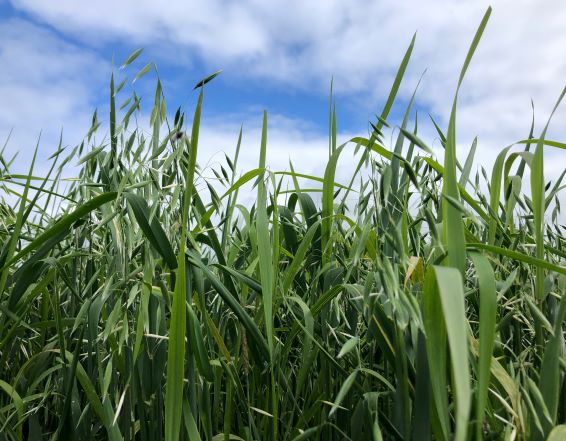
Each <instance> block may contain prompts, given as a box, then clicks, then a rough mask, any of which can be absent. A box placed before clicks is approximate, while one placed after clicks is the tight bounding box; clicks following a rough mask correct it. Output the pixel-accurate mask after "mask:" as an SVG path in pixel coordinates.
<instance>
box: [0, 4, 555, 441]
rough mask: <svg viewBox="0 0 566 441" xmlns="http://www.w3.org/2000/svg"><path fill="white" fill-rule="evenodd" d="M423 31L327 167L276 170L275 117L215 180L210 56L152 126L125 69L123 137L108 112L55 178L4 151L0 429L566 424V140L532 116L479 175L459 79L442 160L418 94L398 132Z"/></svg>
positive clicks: (508, 430) (508, 433)
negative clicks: (316, 173) (206, 104)
mask: <svg viewBox="0 0 566 441" xmlns="http://www.w3.org/2000/svg"><path fill="white" fill-rule="evenodd" d="M488 16H489V11H488V13H487V14H486V16H485V18H484V20H483V21H482V23H481V25H480V27H479V30H478V32H477V34H476V38H475V39H474V40H473V43H472V46H471V49H470V52H469V53H468V55H467V57H466V59H465V64H464V68H463V70H462V75H461V78H460V83H461V82H462V79H463V77H464V73H465V71H466V69H467V67H468V64H469V62H470V60H471V58H472V55H473V53H474V50H475V49H476V46H477V45H478V41H479V38H480V37H481V34H482V32H483V29H484V27H485V25H486V22H487V18H488ZM413 43H414V39H413V42H411V45H410V47H409V49H408V50H407V53H406V55H405V57H404V58H403V61H402V63H401V66H400V68H399V71H398V74H397V77H396V78H395V82H394V84H393V87H392V89H391V92H390V94H389V98H388V100H387V102H386V103H385V106H384V109H383V111H382V113H381V115H380V117H379V118H377V119H376V121H374V122H372V123H371V124H370V127H371V129H370V133H369V135H368V136H367V137H359V138H355V139H352V140H351V141H349V142H348V143H346V144H344V145H341V146H339V145H337V141H336V116H335V115H336V113H335V111H334V109H333V107H332V106H331V110H330V134H329V138H330V139H329V158H328V163H327V166H326V172H325V173H324V176H323V177H313V176H306V175H303V174H301V173H300V170H299V171H295V169H294V168H293V166H292V165H290V168H289V169H286V170H285V171H277V170H276V171H273V170H270V169H267V168H266V167H265V158H266V149H267V148H268V144H269V143H268V130H267V115H264V125H263V136H262V141H261V145H260V146H258V148H259V151H260V160H259V164H258V168H256V169H254V170H250V171H247V172H246V173H244V174H240V173H239V172H238V171H237V170H238V156H239V150H240V141H241V134H240V139H239V140H238V141H237V144H236V150H235V154H234V155H233V156H232V158H230V157H228V156H226V158H225V164H217V165H216V166H215V168H214V169H213V172H214V174H215V178H214V179H213V180H211V179H210V178H205V177H204V176H203V173H202V171H201V169H200V168H199V167H198V165H197V163H196V157H197V149H198V139H199V124H200V113H201V106H202V105H203V90H204V89H205V88H208V87H214V84H213V83H211V84H206V83H208V81H209V80H211V79H212V77H213V76H211V77H209V78H206V79H205V80H203V81H201V82H200V83H199V84H198V85H197V89H198V90H200V95H199V100H198V104H197V106H196V110H195V112H194V117H193V119H192V122H191V124H190V125H189V127H188V128H187V127H186V125H185V115H184V114H183V113H182V112H181V111H178V112H177V114H176V115H175V117H174V120H173V121H171V120H169V119H168V118H167V109H166V105H165V100H164V97H163V93H162V89H161V85H160V83H159V82H158V85H157V90H156V94H155V103H154V107H153V111H152V114H151V122H150V124H151V129H152V131H151V133H150V134H149V135H147V134H146V133H144V132H143V131H142V130H140V129H139V128H138V127H137V126H135V124H134V123H132V121H133V116H135V115H137V114H139V113H140V112H141V108H140V101H139V98H138V97H137V96H133V97H132V98H130V99H129V100H127V101H126V102H124V104H123V105H122V106H121V107H119V108H118V109H117V106H119V104H118V105H117V104H116V100H117V98H118V97H119V93H120V91H121V89H122V86H123V85H124V83H123V82H122V83H120V84H119V85H118V86H115V82H114V76H113V77H112V80H111V85H110V113H109V121H110V124H109V126H110V127H109V129H110V135H109V137H108V138H105V139H104V140H103V141H102V142H100V141H98V142H96V139H97V138H96V133H97V130H98V129H99V126H100V123H99V120H98V118H97V116H96V114H95V115H94V117H93V122H92V128H91V130H90V131H89V133H88V134H87V136H86V137H85V140H84V142H83V143H82V144H80V145H79V146H77V147H76V148H74V149H73V150H72V151H71V152H67V151H66V150H65V149H59V150H58V151H57V152H55V153H54V154H53V156H52V157H51V161H52V162H51V164H52V165H51V168H50V170H49V173H48V174H47V175H46V176H41V177H39V176H36V175H34V164H33V162H32V165H31V168H30V171H29V174H28V175H17V174H11V173H10V171H9V167H10V164H9V162H10V161H9V160H8V159H7V158H5V157H4V156H3V155H2V156H0V159H1V160H2V162H1V169H0V188H1V189H2V192H1V193H0V198H1V199H2V205H1V206H0V440H20V439H30V440H41V439H45V440H47V439H76V440H102V439H109V440H112V441H117V440H140V441H150V440H160V439H166V440H168V441H172V440H178V439H181V440H189V439H190V440H208V441H211V440H228V439H235V440H238V439H245V440H296V441H298V440H307V439H313V440H314V439H324V440H350V439H351V440H356V441H357V440H366V439H367V440H380V439H385V440H389V439H391V440H392V439H398V440H427V439H436V440H449V439H455V440H458V441H464V440H467V439H510V440H512V439H519V440H523V439H533V440H542V439H547V437H548V436H549V434H550V433H551V431H552V435H551V437H553V438H552V439H554V440H558V439H566V435H565V430H566V429H565V427H564V426H560V424H564V423H565V422H566V382H565V381H564V379H565V372H566V362H565V358H564V357H565V352H564V349H565V348H564V338H563V336H564V334H563V328H562V325H563V322H564V316H565V314H566V301H565V300H564V299H565V294H566V283H565V282H566V279H565V277H564V276H565V275H566V267H565V266H564V261H565V259H566V238H565V236H564V226H562V225H560V215H559V204H558V199H557V194H558V193H559V191H560V190H561V189H562V186H561V185H562V184H561V182H562V177H563V176H561V177H560V179H559V180H558V181H557V182H554V183H547V182H546V181H545V179H544V173H543V167H544V150H545V149H548V148H565V147H566V145H564V144H560V143H558V142H553V141H547V140H545V139H544V138H545V132H543V133H542V134H541V135H540V136H537V137H533V133H532V131H533V130H532V128H531V133H530V135H529V137H528V138H529V139H528V140H526V141H525V142H520V143H518V144H516V145H515V148H513V149H510V148H506V149H504V150H502V152H501V154H500V155H499V156H498V158H497V161H496V162H495V164H493V171H492V173H491V176H490V177H488V175H487V174H486V173H485V172H483V173H478V174H476V175H475V178H474V173H473V172H472V170H473V163H474V153H475V148H476V146H475V144H474V145H472V146H471V148H470V151H469V154H468V156H467V160H466V161H465V163H464V164H463V165H462V164H460V163H459V162H458V160H457V158H456V135H455V133H456V131H455V127H456V107H457V106H456V102H457V99H456V97H455V99H454V106H453V109H452V114H451V118H450V121H449V125H448V128H447V130H446V132H443V131H442V130H441V129H440V128H439V127H438V126H437V130H438V137H439V139H440V140H441V141H442V145H443V147H444V149H445V153H444V163H443V164H441V163H439V162H437V161H436V160H435V159H434V157H433V156H432V155H431V154H430V150H429V148H428V147H427V146H426V145H425V143H424V142H423V141H422V140H421V139H420V138H419V137H418V135H417V121H416V117H415V114H414V112H412V105H413V100H411V101H410V102H409V103H408V105H407V107H406V112H405V116H404V118H403V120H402V122H401V123H400V127H399V130H398V131H397V132H398V136H397V139H396V142H395V143H394V145H393V146H391V148H390V149H388V148H386V147H385V146H384V144H385V142H384V139H385V136H384V135H383V134H384V133H385V131H386V130H387V128H388V127H389V125H388V123H387V121H388V116H389V112H390V109H391V107H392V105H393V102H394V101H395V98H396V95H397V91H398V89H399V85H400V83H401V80H402V78H403V75H404V73H405V69H406V67H407V64H408V62H409V58H410V55H411V52H412V49H413ZM139 53H140V51H137V52H136V53H134V54H133V55H132V56H131V57H130V58H129V59H128V60H127V61H126V63H125V64H126V65H129V64H130V63H131V62H132V61H133V60H134V59H135V58H136V57H137V56H138V55H139ZM150 68H151V65H149V66H147V67H146V68H144V69H142V71H141V72H140V74H138V77H140V76H141V75H143V74H145V73H146V72H147V71H149V70H150ZM205 84H206V85H205ZM458 87H459V86H458ZM456 96H457V95H456ZM412 121H414V123H413V122H412ZM435 125H436V124H435ZM348 150H350V151H348ZM352 152H357V154H358V156H357V157H358V158H359V166H358V167H357V168H356V169H355V170H352V178H351V180H350V181H349V182H342V183H338V182H335V172H336V167H337V163H338V160H339V157H340V155H346V154H351V153H352ZM77 161H78V164H79V168H78V169H75V170H77V171H76V173H77V176H78V178H76V179H74V180H66V179H64V178H63V177H62V171H63V169H64V167H65V165H66V164H76V163H77ZM528 170H530V174H526V171H528ZM208 174H210V173H208ZM528 176H529V180H530V181H529V180H527V177H528ZM309 182H310V184H309ZM313 184H314V185H313ZM313 187H314V188H313ZM486 187H487V188H488V190H487V192H486V194H484V192H483V190H482V188H486ZM242 191H248V192H249V191H254V192H255V193H256V194H257V201H256V203H255V204H253V206H251V207H246V206H242V205H240V204H238V194H239V193H240V194H241V192H242Z"/></svg>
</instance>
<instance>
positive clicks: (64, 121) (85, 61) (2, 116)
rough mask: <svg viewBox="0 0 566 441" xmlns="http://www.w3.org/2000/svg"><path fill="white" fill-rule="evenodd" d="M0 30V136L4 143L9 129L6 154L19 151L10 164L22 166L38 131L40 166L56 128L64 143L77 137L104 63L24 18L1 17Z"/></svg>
mask: <svg viewBox="0 0 566 441" xmlns="http://www.w3.org/2000/svg"><path fill="white" fill-rule="evenodd" d="M0 35H2V39H1V40H0V65H1V66H2V69H0V96H1V97H2V101H3V103H2V106H1V107H0V138H2V143H3V141H4V140H5V139H6V138H7V137H8V135H9V133H10V131H12V136H11V138H10V141H9V142H8V145H7V153H8V154H7V155H6V156H9V155H10V154H11V153H15V152H20V153H19V156H18V160H17V162H16V164H15V167H16V169H18V170H19V171H21V170H22V169H26V168H27V167H28V166H29V162H30V160H31V155H32V153H33V150H34V148H35V145H36V143H37V140H38V138H39V135H40V133H41V142H40V146H41V148H40V154H39V160H38V164H37V166H38V167H39V168H41V169H42V170H43V169H44V168H45V166H46V164H45V163H43V162H42V161H43V160H44V159H45V157H46V156H47V155H48V154H50V153H52V152H53V151H55V150H56V148H57V143H58V140H59V135H60V132H61V129H63V134H64V145H69V144H70V145H74V144H76V143H78V142H79V141H80V140H81V139H82V136H83V135H84V133H85V132H86V130H87V129H88V127H89V123H90V121H89V119H90V116H91V112H92V111H93V110H94V107H95V104H96V100H97V98H98V96H97V95H96V93H97V90H98V89H99V88H100V84H101V81H102V80H104V82H106V81H107V78H106V72H105V70H106V69H105V68H106V67H107V64H106V63H105V62H103V61H101V60H100V59H99V58H98V57H97V56H96V55H95V54H94V53H93V52H92V51H84V50H82V49H81V48H80V47H79V46H77V45H75V44H72V43H68V42H66V41H64V40H63V39H62V38H60V37H58V36H57V35H55V34H54V33H53V32H51V31H49V30H46V29H44V28H42V27H39V26H35V25H33V24H30V23H29V22H27V21H23V20H18V19H16V20H10V21H5V22H0Z"/></svg>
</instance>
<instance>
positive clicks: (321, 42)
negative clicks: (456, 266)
mask: <svg viewBox="0 0 566 441" xmlns="http://www.w3.org/2000/svg"><path fill="white" fill-rule="evenodd" d="M11 4H12V5H13V6H14V7H15V8H17V9H18V10H20V11H23V12H25V13H27V14H29V15H31V16H33V17H34V18H35V19H36V21H37V22H39V23H45V24H47V25H49V26H50V27H52V29H55V30H56V32H57V34H55V33H54V32H51V31H47V30H45V29H42V28H40V27H39V26H35V25H29V24H24V23H23V22H17V23H16V22H9V23H7V24H6V23H5V24H4V25H3V26H5V27H6V30H3V32H2V35H8V39H9V38H10V35H15V33H17V32H20V33H21V37H19V36H18V37H17V38H16V37H12V40H14V42H12V43H10V44H8V43H6V42H5V40H6V39H4V41H3V42H1V43H0V44H1V45H2V48H7V47H9V46H13V45H17V44H20V45H21V44H22V43H21V42H19V39H20V38H22V39H23V41H24V42H26V41H27V42H28V43H27V44H28V46H26V47H22V48H21V50H20V51H17V53H16V51H13V52H9V53H8V52H6V50H7V49H2V52H1V55H0V56H1V57H2V61H5V60H6V59H10V60H12V59H19V60H20V61H19V62H18V63H16V64H15V65H12V67H10V68H9V71H10V72H12V73H11V74H10V75H11V77H7V76H6V75H5V74H2V75H4V76H3V77H1V83H2V84H3V85H5V84H7V83H11V86H10V87H9V90H7V91H5V92H4V91H3V96H10V97H11V98H12V100H15V101H14V102H20V103H23V104H19V105H18V106H17V107H18V110H17V111H16V112H15V113H13V114H8V113H9V112H8V111H7V110H6V109H3V110H0V112H3V113H0V128H1V127H6V126H7V125H10V126H11V125H14V126H16V127H19V126H21V125H22V124H25V121H34V124H35V126H42V127H44V128H45V127H46V126H47V124H48V123H52V122H53V121H61V123H63V122H64V123H65V124H66V126H65V127H69V128H74V127H77V125H76V124H75V123H74V122H73V117H75V114H76V115H79V116H80V118H83V119H85V117H86V115H89V113H90V111H91V110H92V105H91V103H92V101H93V99H95V97H93V96H92V93H93V90H94V88H93V87H92V83H87V82H86V81H85V79H86V78H87V77H88V76H89V75H93V74H92V70H93V69H94V71H96V70H97V69H96V68H94V67H93V66H95V65H99V60H98V58H99V57H98V56H96V55H94V54H96V52H93V51H92V50H90V49H88V48H95V49H96V48H100V47H102V46H103V45H105V44H109V43H110V44H112V43H114V42H116V41H121V42H127V43H128V44H130V45H131V46H132V47H137V46H147V47H148V49H149V51H150V52H151V53H154V54H159V55H161V56H167V57H170V58H171V57H172V56H175V57H177V58H178V62H179V63H186V62H192V61H195V60H196V61H198V63H202V64H204V65H206V66H207V67H210V68H217V67H224V68H225V69H228V70H230V71H231V72H234V73H237V75H239V76H241V78H243V79H246V80H262V81H268V82H271V84H273V85H274V87H279V88H283V87H285V88H291V89H297V90H299V91H300V90H307V89H308V90H309V91H311V92H312V91H315V92H316V93H320V94H326V93H327V87H328V81H329V79H330V77H331V76H334V79H335V82H334V85H335V90H336V91H337V92H338V93H339V94H341V96H342V97H343V98H344V99H345V100H346V99H347V100H348V101H349V103H350V104H349V105H350V106H357V111H358V112H359V113H360V115H362V116H363V115H367V117H371V115H372V114H373V113H375V112H376V111H378V110H379V109H380V107H381V103H382V102H383V99H384V96H385V95H386V93H387V92H388V88H389V86H390V84H391V80H392V78H393V75H394V73H395V71H396V69H397V66H398V64H399V62H400V59H401V57H402V55H403V53H404V51H405V49H406V47H407V45H408V43H409V41H410V38H411V36H412V34H413V32H415V31H417V43H416V46H415V50H414V53H413V58H412V62H411V64H410V68H409V71H408V73H407V78H406V82H405V85H404V86H403V88H402V90H401V95H402V97H404V98H408V96H409V95H410V93H412V89H413V88H414V86H415V85H416V82H417V80H418V78H419V77H420V75H421V73H422V72H423V71H424V70H425V69H427V73H426V75H425V78H424V80H423V83H422V85H421V88H420V90H419V94H418V102H419V106H420V109H421V110H424V112H423V113H428V112H430V113H431V114H432V115H433V116H434V117H435V118H437V120H438V121H439V122H440V123H441V125H443V126H445V125H446V122H447V118H448V113H449V111H450V105H451V101H452V98H453V93H454V89H455V86H456V81H457V77H458V73H459V69H460V67H461V64H462V62H463V59H464V56H465V53H466V51H467V48H468V45H469V43H470V41H471V39H472V37H473V34H474V32H475V30H476V27H477V25H478V23H479V21H480V19H481V16H482V14H483V13H484V11H485V9H486V7H487V2H486V1H484V0H480V1H475V0H467V1H461V2H457V3H456V2H452V1H448V0H436V1H430V2H427V3H426V5H425V4H423V3H422V2H419V1H416V0H412V1H404V2H398V1H391V0H388V1H379V2H377V1H373V2H367V1H361V0H353V1H350V2H341V1H337V0H336V1H334V0H317V1H312V2H308V3H305V2H303V1H300V0H288V1H285V2H283V1H274V2H263V1H260V0H245V1H241V2H228V1H224V0H209V1H206V2H204V1H197V0H192V1H190V2H186V1H180V0H179V1H170V2H167V4H166V5H164V4H158V3H156V2H153V1H150V0H137V1H133V0H124V1H120V2H115V1H110V0H100V1H98V2H89V3H84V2H80V3H79V2H75V1H73V0H59V1H57V2H44V1H41V0H11ZM565 22H566V6H565V5H564V3H563V1H562V0H549V1H545V2H532V1H529V0H501V1H497V2H496V3H495V4H494V11H493V14H492V17H491V20H490V23H489V24H488V27H487V30H486V32H485V34H484V38H483V40H482V42H481V43H480V46H479V48H478V51H477V53H476V56H475V58H474V60H473V63H472V65H471V67H470V70H469V73H468V75H467V77H466V80H465V83H464V87H463V89H462V93H461V96H460V100H459V110H458V137H459V155H460V157H461V158H464V157H465V155H466V153H467V149H468V147H469V145H470V144H471V142H472V139H473V138H474V137H475V136H476V135H477V136H478V139H479V144H478V154H477V160H478V162H479V163H480V164H483V165H485V166H486V168H488V169H489V168H490V165H491V164H492V163H493V160H494V158H495V156H496V155H497V153H498V152H499V151H500V150H501V149H502V148H503V147H505V146H506V145H508V144H509V143H511V142H513V141H516V140H518V139H520V138H523V137H525V136H526V135H527V133H528V128H529V124H530V120H531V107H530V102H531V99H533V101H534V103H535V109H536V117H537V119H536V121H537V125H536V127H537V130H536V132H535V133H539V132H540V130H541V128H542V126H543V124H544V122H545V120H546V118H547V117H548V114H549V112H550V110H551V108H552V106H553V104H554V100H555V99H556V97H557V96H558V94H559V93H560V91H561V88H562V87H563V86H564V84H565V83H566V58H564V57H562V56H560V55H561V54H562V53H563V52H564V50H565V49H566V33H565V32H564V31H563V26H564V23H565ZM18 27H20V28H22V30H21V31H18V30H17V28H18ZM8 30H9V31H10V32H7V31H8ZM60 35H63V36H65V37H69V38H71V40H72V41H71V42H69V41H67V40H65V39H63V38H62V37H61V36H60ZM23 44H25V43H23ZM85 48H86V49H85ZM7 53H8V55H6V54H7ZM22 53H27V54H28V55H26V56H22ZM10 54H11V55H10ZM176 54H180V55H176ZM6 57H11V58H6ZM18 57H20V58H18ZM30 64H31V65H36V66H37V65H39V66H42V68H40V69H34V71H35V73H33V72H29V69H27V66H29V65H30ZM3 65H6V63H3ZM50 69H55V72H54V74H53V75H50V74H49V72H50ZM20 75H21V76H20ZM7 94H9V95H7ZM89 100H90V101H89ZM26 103H27V104H26ZM36 103H43V105H44V106H45V108H47V109H48V111H47V112H39V111H38V109H37V108H38V107H39V106H37V104H36ZM50 107H51V108H50ZM289 112H290V113H292V109H289ZM46 115H47V116H46ZM46 118H47V119H46ZM80 118H79V119H80ZM258 119H259V118H258ZM362 119H364V118H363V117H362ZM424 119H425V118H423V117H422V116H421V121H423V120H424ZM565 119H566V109H564V110H561V111H559V113H558V114H557V115H556V117H555V122H554V124H553V125H551V130H550V132H549V136H551V137H553V138H557V139H561V140H564V138H565V137H566V126H565V124H564V120H565ZM234 122H235V123H240V122H241V120H235V121H234ZM295 122H296V121H295ZM274 123H275V127H274V131H276V127H277V121H276V120H275V121H274ZM222 124H224V125H225V119H224V122H223V123H222ZM362 124H363V121H360V127H361V126H362ZM425 126H426V124H421V127H422V128H423V130H425V132H424V133H425V135H426V138H427V139H429V141H430V142H431V143H435V144H436V145H438V141H437V140H436V141H435V140H434V134H433V132H432V130H430V126H429V128H428V129H425ZM253 130H256V129H253ZM225 132H226V131H225V130H220V129H219V128H215V129H211V130H210V134H211V139H216V140H215V141H214V140H213V141H211V142H212V144H214V143H217V144H221V143H222V142H221V141H220V139H218V137H219V136H220V135H219V134H222V133H225ZM256 132H257V130H256ZM256 132H254V133H256ZM292 133H293V131H292V130H288V127H287V130H281V131H280V134H281V136H282V137H283V136H284V135H286V136H287V138H288V140H289V141H288V143H287V144H283V143H282V145H281V147H279V146H278V145H275V144H277V142H276V139H278V138H277V136H273V137H272V140H273V145H272V146H271V150H272V151H274V152H277V151H278V150H277V149H279V148H281V149H282V152H284V154H287V153H288V152H289V149H288V148H286V146H288V145H289V144H293V145H305V146H310V147H309V149H310V150H312V151H317V150H316V149H315V148H314V147H313V144H312V143H310V144H309V142H311V141H312V140H311V141H309V140H307V139H301V140H300V141H301V142H302V143H303V144H301V142H295V141H296V140H293V139H289V137H290V136H291V135H292ZM256 134H257V133H256ZM313 136H315V137H316V138H317V141H316V145H324V137H323V136H319V135H313ZM215 137H216V138H215ZM232 139H233V140H234V141H235V135H232V132H231V133H230V138H227V139H226V142H228V140H232ZM310 150H309V151H310ZM277 154H279V153H277ZM281 154H283V153H281ZM299 154H300V153H299ZM547 157H548V159H549V161H548V164H547V170H548V171H549V172H550V173H549V176H550V177H551V178H555V177H556V176H557V174H558V173H560V172H561V171H562V169H563V166H561V165H559V164H560V161H561V160H562V158H564V152H563V151H555V150H552V149H549V150H548V156H547ZM323 158H324V156H322V157H321V156H320V155H318V154H315V155H314V156H313V157H312V158H311V157H310V156H308V155H306V156H301V157H300V159H301V163H302V164H304V165H305V166H307V168H310V169H312V170H315V169H317V167H318V168H319V167H320V164H322V163H323ZM279 159H280V158H278V159H277V160H279ZM281 160H282V159H281ZM310 161H312V163H311V162H310Z"/></svg>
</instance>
